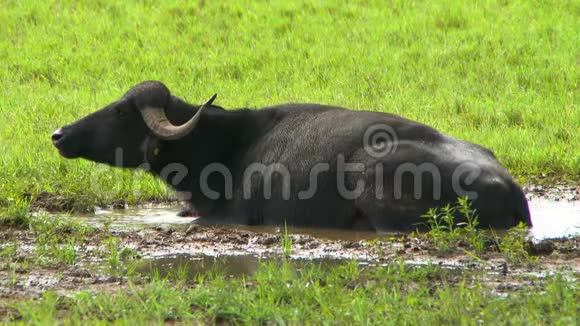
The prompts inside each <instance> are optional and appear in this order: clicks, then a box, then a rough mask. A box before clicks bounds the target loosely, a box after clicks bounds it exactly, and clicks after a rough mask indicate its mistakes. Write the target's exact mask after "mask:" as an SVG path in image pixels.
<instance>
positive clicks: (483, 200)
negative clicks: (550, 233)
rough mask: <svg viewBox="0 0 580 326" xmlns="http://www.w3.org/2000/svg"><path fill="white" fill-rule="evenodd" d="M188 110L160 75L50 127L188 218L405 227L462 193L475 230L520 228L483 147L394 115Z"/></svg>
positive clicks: (520, 211) (509, 182)
mask: <svg viewBox="0 0 580 326" xmlns="http://www.w3.org/2000/svg"><path fill="white" fill-rule="evenodd" d="M214 99H215V95H214V96H213V97H212V98H210V99H209V100H208V101H207V102H206V103H204V104H203V105H190V104H188V103H186V102H184V101H183V100H181V99H179V98H177V97H175V96H173V95H171V93H170V91H169V89H168V88H167V87H166V86H165V85H164V84H163V83H161V82H157V81H146V82H142V83H140V84H138V85H136V86H134V87H133V88H131V89H130V90H129V91H128V92H127V93H126V94H125V95H123V97H121V99H119V100H118V101H116V102H113V103H111V104H109V105H108V106H106V107H105V108H103V109H101V110H99V111H97V112H94V113H92V114H90V115H88V116H86V117H84V118H82V119H81V120H79V121H77V122H74V123H72V124H70V125H68V126H65V127H63V128H61V129H58V130H57V131H55V132H54V133H53V134H52V142H53V144H54V146H56V148H57V149H58V150H59V152H60V154H61V155H62V156H64V157H66V158H78V157H81V158H85V159H88V160H91V161H95V162H101V163H105V164H109V165H113V166H120V167H124V168H142V169H146V170H147V171H149V172H150V173H153V174H154V175H156V176H158V177H160V178H162V179H163V180H165V181H166V182H167V183H168V184H170V185H171V186H172V187H173V188H174V189H175V190H176V191H177V192H178V193H179V194H180V195H181V196H185V198H186V199H187V201H188V202H189V203H190V204H191V205H192V206H193V207H195V209H196V210H197V212H198V213H199V215H200V216H201V217H200V218H199V219H198V221H197V222H198V223H233V224H246V225H259V224H267V225H284V224H285V223H286V224H288V225H293V226H315V227H331V228H365V229H366V228H368V229H408V228H415V227H416V225H417V224H418V223H421V222H423V221H424V219H422V218H421V215H422V214H424V213H426V212H427V211H428V209H429V208H432V207H438V206H442V205H444V204H446V203H453V202H455V201H456V200H457V198H458V197H464V196H468V197H470V199H471V200H472V207H473V208H474V209H476V212H477V214H478V216H479V222H480V225H481V226H483V227H488V226H489V227H494V228H507V227H511V226H514V225H516V224H518V223H519V222H520V221H523V222H525V223H527V224H528V225H531V220H530V214H529V210H528V204H527V201H526V198H525V196H524V194H523V192H522V189H521V188H520V187H519V186H518V185H517V184H516V183H515V182H514V180H513V179H512V177H511V176H510V174H509V173H508V172H507V171H506V169H505V168H504V167H502V166H501V164H500V163H499V162H498V161H497V160H496V158H495V156H494V154H493V153H492V152H491V151H490V150H488V149H485V148H484V147H481V146H479V145H476V144H472V143H469V142H466V141H462V140H458V139H455V138H452V137H450V136H447V135H444V134H442V133H440V132H438V131H437V130H435V129H433V128H431V127H428V126H426V125H423V124H420V123H418V122H414V121H411V120H407V119H405V118H402V117H400V116H397V115H393V114H387V113H381V112H367V111H359V112H356V111H351V110H347V109H344V108H340V107H335V106H326V105H318V104H284V105H277V106H271V107H266V108H262V109H260V110H251V109H237V110H225V109H223V108H221V107H219V106H216V105H213V104H212V103H213V101H214Z"/></svg>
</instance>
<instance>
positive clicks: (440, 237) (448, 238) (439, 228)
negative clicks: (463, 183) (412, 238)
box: [422, 197, 485, 254]
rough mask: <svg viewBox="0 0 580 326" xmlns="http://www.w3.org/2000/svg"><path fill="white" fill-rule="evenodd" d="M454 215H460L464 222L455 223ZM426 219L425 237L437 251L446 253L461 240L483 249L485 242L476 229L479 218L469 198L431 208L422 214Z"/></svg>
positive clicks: (479, 250)
mask: <svg viewBox="0 0 580 326" xmlns="http://www.w3.org/2000/svg"><path fill="white" fill-rule="evenodd" d="M456 216H461V217H462V218H463V219H464V220H465V222H460V223H455V218H456ZM422 217H423V218H425V219H426V222H425V223H426V224H427V227H428V228H429V232H428V233H427V237H428V238H429V239H430V240H432V241H433V243H434V244H435V246H436V247H437V250H439V252H441V253H443V254H446V253H449V252H451V251H453V250H454V249H455V247H456V246H457V243H458V241H460V240H462V241H464V242H466V243H467V244H469V245H470V247H472V248H473V249H475V250H476V251H477V252H483V251H484V250H485V242H484V239H483V236H482V233H481V231H480V230H479V229H478V226H479V219H478V217H477V214H476V212H475V210H474V209H472V208H471V202H470V201H469V198H467V197H463V198H461V197H460V198H458V199H457V204H456V205H454V206H451V205H450V204H447V205H445V206H443V207H442V208H431V209H429V211H428V212H427V213H426V214H424V215H422Z"/></svg>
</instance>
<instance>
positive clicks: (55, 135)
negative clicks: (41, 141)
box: [51, 129, 64, 143]
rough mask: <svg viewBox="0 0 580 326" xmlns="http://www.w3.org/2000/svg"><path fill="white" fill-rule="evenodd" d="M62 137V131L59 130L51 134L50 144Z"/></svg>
mask: <svg viewBox="0 0 580 326" xmlns="http://www.w3.org/2000/svg"><path fill="white" fill-rule="evenodd" d="M63 136H64V134H63V133H62V129H59V130H57V131H55V132H53V133H52V137H51V138H52V142H53V143H56V142H58V141H59V140H61V139H62V137H63Z"/></svg>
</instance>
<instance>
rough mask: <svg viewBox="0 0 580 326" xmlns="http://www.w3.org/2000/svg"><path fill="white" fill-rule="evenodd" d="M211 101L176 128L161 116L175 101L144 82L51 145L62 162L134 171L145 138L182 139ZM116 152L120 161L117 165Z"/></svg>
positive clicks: (60, 134)
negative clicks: (69, 160)
mask: <svg viewBox="0 0 580 326" xmlns="http://www.w3.org/2000/svg"><path fill="white" fill-rule="evenodd" d="M215 98H216V95H214V96H212V97H211V98H210V99H209V100H208V101H206V102H205V103H204V104H203V105H202V106H201V107H200V108H199V109H198V110H197V112H196V113H195V114H193V116H192V117H191V118H190V119H189V120H187V121H186V122H185V123H183V124H180V125H178V126H176V125H174V124H172V123H171V122H170V121H169V119H168V118H167V116H166V113H165V110H166V109H167V108H168V107H170V106H171V105H172V103H173V102H174V101H175V99H174V98H173V97H172V96H171V94H170V92H169V89H167V87H166V86H165V85H164V84H162V83H160V82H157V81H146V82H143V83H140V84H138V85H136V86H134V87H133V88H131V89H130V90H129V91H128V92H127V93H125V95H123V97H121V99H119V100H118V101H116V102H113V103H111V104H109V105H108V106H106V107H104V108H102V109H101V110H99V111H97V112H94V113H92V114H90V115H88V116H86V117H84V118H82V119H80V120H78V121H76V122H74V123H72V124H69V125H67V126H64V127H62V128H60V129H58V130H56V131H55V132H54V133H53V134H52V143H53V144H54V146H55V147H56V148H57V149H58V150H59V152H60V154H61V155H62V156H64V157H66V158H78V157H82V158H86V159H89V160H91V161H95V162H100V163H106V164H109V165H116V166H119V165H120V166H122V167H129V168H131V167H138V166H139V165H140V164H142V163H143V161H144V155H143V144H144V142H145V140H146V139H148V137H155V138H158V139H162V140H166V141H171V140H177V139H180V138H183V137H184V136H186V135H188V134H189V133H190V132H191V131H192V130H193V129H195V126H196V125H197V123H198V121H199V119H200V117H201V113H202V111H203V108H204V107H206V106H209V105H211V103H212V102H213V101H214V100H215ZM119 151H121V153H122V161H118V159H119V157H118V153H119Z"/></svg>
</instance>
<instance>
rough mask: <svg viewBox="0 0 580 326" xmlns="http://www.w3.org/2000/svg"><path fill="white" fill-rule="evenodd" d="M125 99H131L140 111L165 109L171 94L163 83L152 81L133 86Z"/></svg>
mask: <svg viewBox="0 0 580 326" xmlns="http://www.w3.org/2000/svg"><path fill="white" fill-rule="evenodd" d="M123 98H125V99H130V100H131V101H132V102H133V104H134V105H135V106H136V107H137V109H139V110H142V109H144V108H146V107H152V108H165V107H166V106H167V103H169V99H170V98H171V93H170V92H169V89H168V88H167V87H166V86H165V85H164V84H163V83H162V82H159V81H154V80H151V81H145V82H142V83H140V84H137V85H135V86H133V88H131V89H130V90H129V91H128V92H127V93H125V95H124V96H123Z"/></svg>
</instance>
